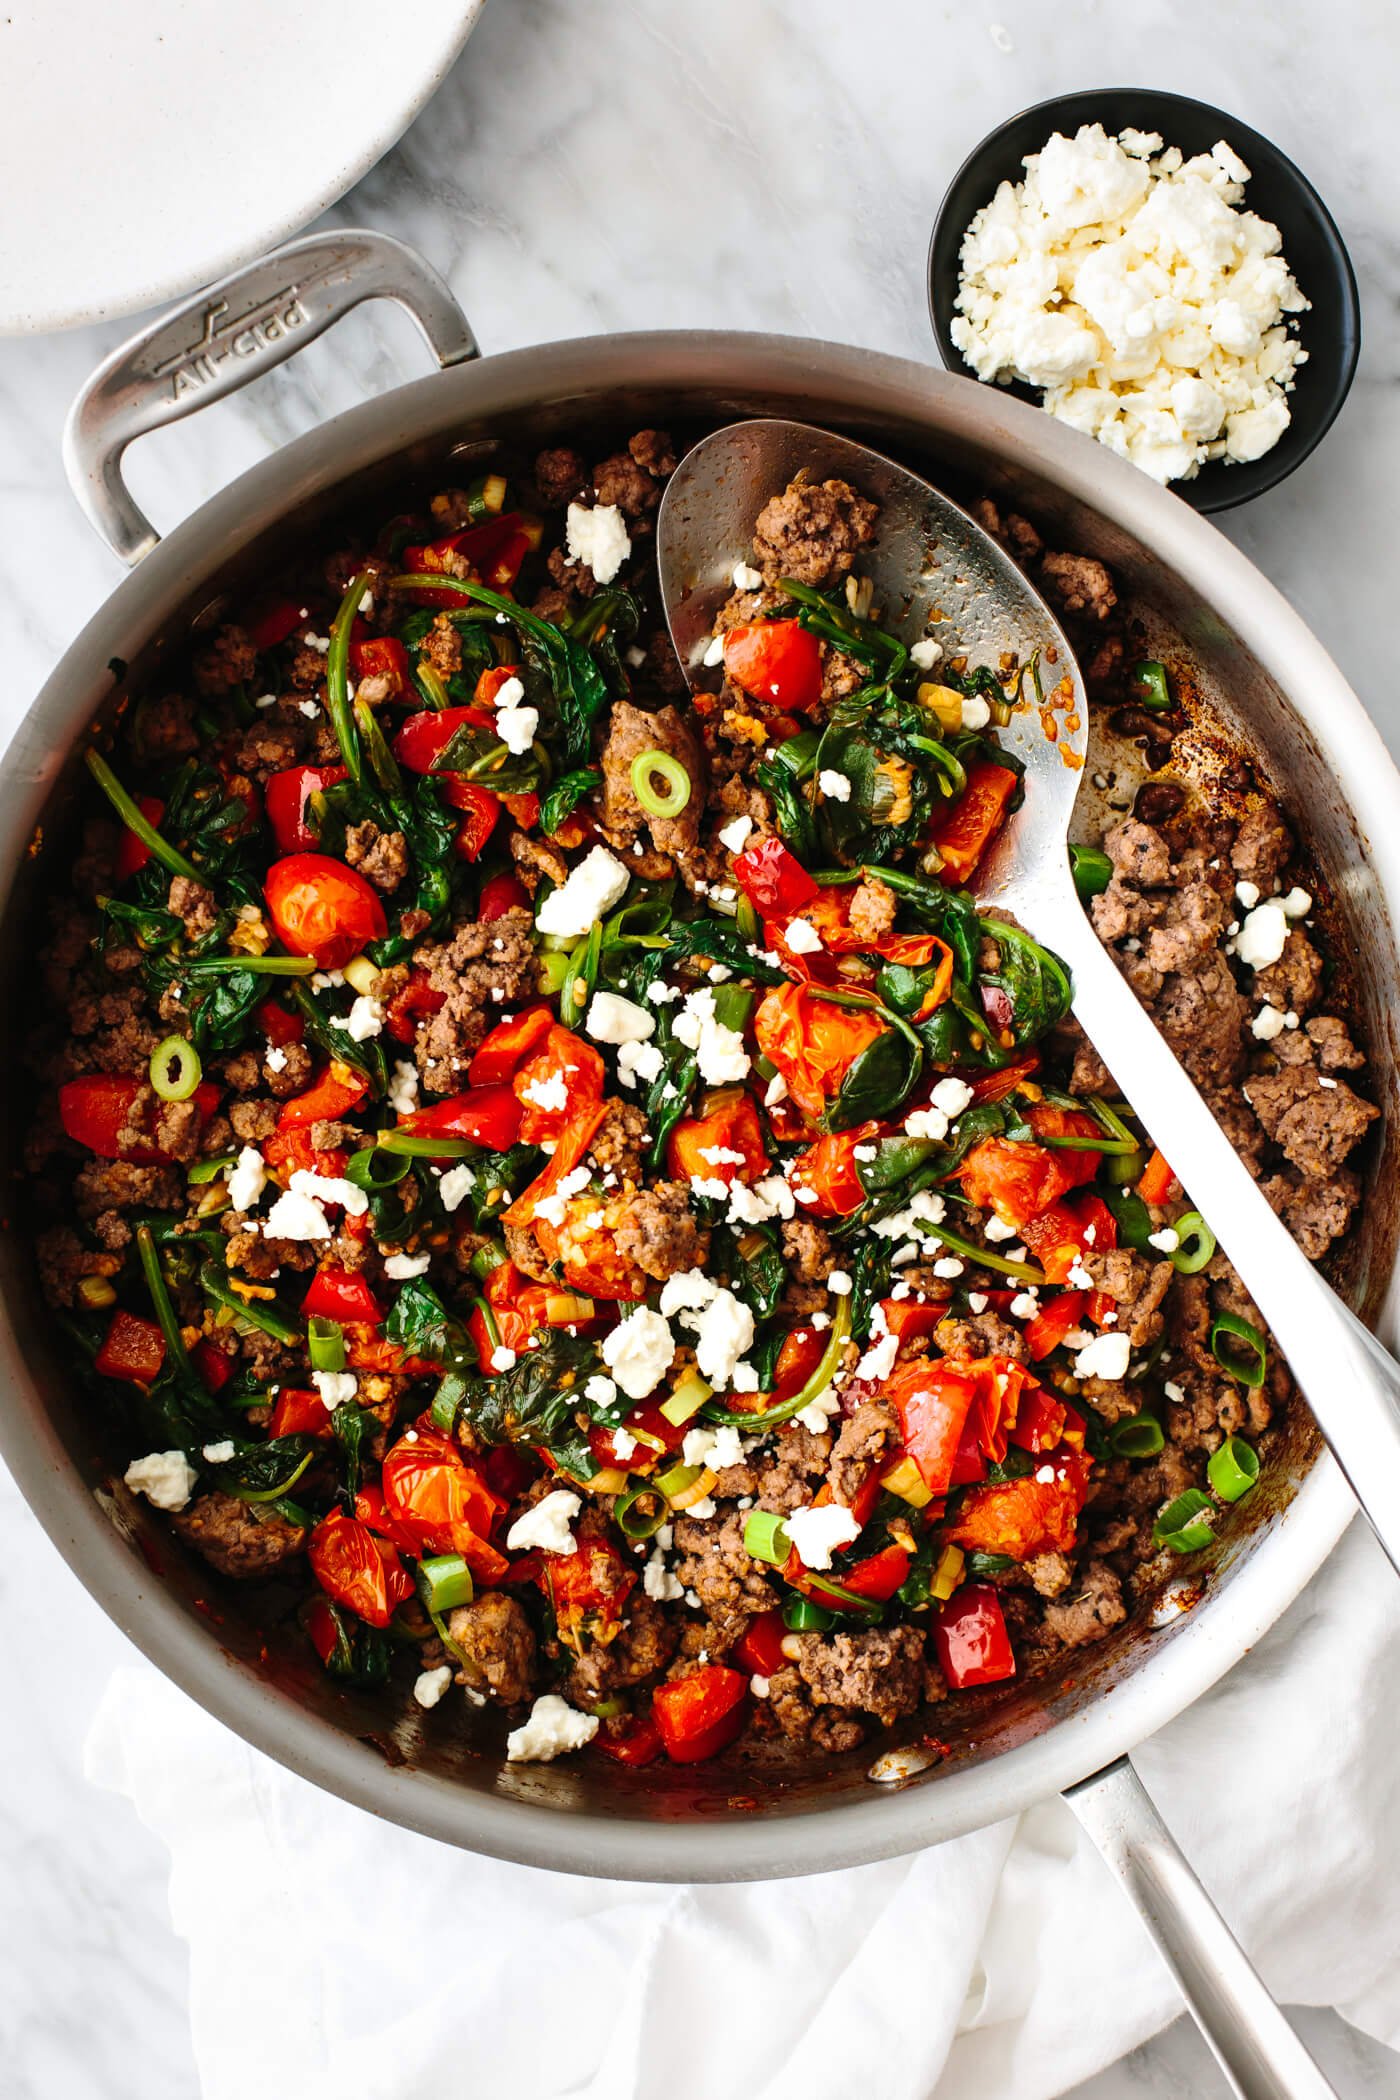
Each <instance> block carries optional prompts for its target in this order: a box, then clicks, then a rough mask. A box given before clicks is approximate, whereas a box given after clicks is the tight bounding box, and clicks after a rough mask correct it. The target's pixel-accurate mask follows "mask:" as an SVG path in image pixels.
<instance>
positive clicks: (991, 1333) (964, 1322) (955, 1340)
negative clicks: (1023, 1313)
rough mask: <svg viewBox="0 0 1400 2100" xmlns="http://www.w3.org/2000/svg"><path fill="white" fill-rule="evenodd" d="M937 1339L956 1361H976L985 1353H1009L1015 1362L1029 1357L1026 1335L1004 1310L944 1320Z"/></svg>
mask: <svg viewBox="0 0 1400 2100" xmlns="http://www.w3.org/2000/svg"><path fill="white" fill-rule="evenodd" d="M934 1341H935V1342H936V1343H937V1345H938V1348H939V1350H940V1352H941V1353H942V1354H943V1355H944V1356H948V1357H951V1358H952V1360H953V1361H954V1363H964V1364H970V1363H976V1361H977V1359H978V1358H979V1357H982V1356H1009V1357H1010V1358H1011V1359H1012V1361H1013V1362H1014V1363H1024V1362H1025V1360H1026V1338H1025V1335H1024V1334H1023V1333H1022V1332H1021V1329H1020V1328H1019V1327H1013V1326H1012V1325H1011V1322H1010V1321H1009V1320H1003V1319H1002V1317H1001V1315H1000V1313H994V1312H981V1313H970V1314H969V1315H968V1317H967V1318H966V1319H957V1320H940V1321H939V1323H938V1327H937V1330H936V1331H935V1334H934Z"/></svg>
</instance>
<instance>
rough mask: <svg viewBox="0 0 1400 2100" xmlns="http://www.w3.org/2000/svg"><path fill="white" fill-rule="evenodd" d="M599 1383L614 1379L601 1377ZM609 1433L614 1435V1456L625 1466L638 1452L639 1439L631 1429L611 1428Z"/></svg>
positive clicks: (607, 1383) (609, 1382)
mask: <svg viewBox="0 0 1400 2100" xmlns="http://www.w3.org/2000/svg"><path fill="white" fill-rule="evenodd" d="M588 1383H589V1385H592V1384H593V1383H594V1381H593V1379H591V1378H590V1379H589V1381H588ZM597 1383H598V1384H599V1385H611V1384H612V1380H611V1379H610V1378H601V1379H599V1380H598V1381H597ZM585 1390H586V1388H585ZM609 1434H610V1435H611V1437H612V1447H613V1456H614V1457H615V1458H616V1459H618V1460H619V1461H620V1463H621V1464H622V1465H624V1466H625V1465H626V1463H627V1461H628V1459H629V1458H631V1457H632V1456H633V1455H634V1453H635V1452H636V1449H637V1439H636V1438H635V1437H634V1436H633V1434H632V1432H631V1430H630V1429H622V1428H617V1429H614V1430H611V1431H610V1432H609Z"/></svg>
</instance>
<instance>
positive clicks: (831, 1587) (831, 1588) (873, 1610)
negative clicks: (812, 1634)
mask: <svg viewBox="0 0 1400 2100" xmlns="http://www.w3.org/2000/svg"><path fill="white" fill-rule="evenodd" d="M803 1580H804V1581H806V1582H810V1583H811V1585H812V1588H813V1589H814V1590H820V1591H821V1593H822V1595H823V1596H824V1597H837V1598H839V1599H840V1601H841V1604H842V1605H843V1607H844V1608H845V1610H846V1612H847V1614H848V1615H850V1614H852V1613H854V1614H856V1615H857V1616H858V1617H860V1618H862V1619H878V1618H879V1617H880V1615H881V1613H882V1612H883V1610H884V1605H883V1604H882V1603H881V1602H880V1601H879V1599H878V1598H875V1597H862V1595H861V1594H860V1591H859V1590H848V1589H846V1588H845V1587H844V1585H843V1584H841V1583H839V1582H833V1581H832V1579H831V1577H830V1576H829V1575H817V1574H815V1573H814V1572H813V1571H812V1569H811V1568H808V1569H807V1570H806V1573H805V1575H804V1577H803Z"/></svg>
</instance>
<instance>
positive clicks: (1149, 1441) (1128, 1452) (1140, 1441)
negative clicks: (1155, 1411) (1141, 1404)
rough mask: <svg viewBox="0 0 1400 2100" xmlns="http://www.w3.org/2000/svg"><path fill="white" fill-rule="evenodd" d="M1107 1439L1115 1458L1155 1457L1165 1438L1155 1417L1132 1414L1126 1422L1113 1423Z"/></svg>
mask: <svg viewBox="0 0 1400 2100" xmlns="http://www.w3.org/2000/svg"><path fill="white" fill-rule="evenodd" d="M1108 1441H1109V1443H1110V1445H1111V1446H1112V1448H1113V1452H1114V1456H1115V1457H1117V1458H1155V1457H1156V1456H1157V1453H1158V1452H1159V1451H1160V1450H1161V1449H1162V1446H1163V1445H1164V1444H1165V1443H1166V1438H1165V1437H1164V1436H1163V1434H1162V1425H1161V1423H1160V1422H1159V1421H1158V1420H1157V1417H1156V1416H1155V1415H1146V1414H1143V1415H1134V1416H1133V1418H1132V1420H1131V1421H1128V1422H1117V1423H1115V1424H1114V1426H1113V1428H1112V1430H1111V1431H1110V1432H1109V1438H1108Z"/></svg>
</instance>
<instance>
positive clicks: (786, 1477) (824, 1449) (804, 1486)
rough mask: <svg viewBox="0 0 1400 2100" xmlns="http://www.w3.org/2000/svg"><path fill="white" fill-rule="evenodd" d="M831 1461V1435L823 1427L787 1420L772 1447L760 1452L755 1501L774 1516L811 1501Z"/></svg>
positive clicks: (782, 1514)
mask: <svg viewBox="0 0 1400 2100" xmlns="http://www.w3.org/2000/svg"><path fill="white" fill-rule="evenodd" d="M830 1463H831V1437H830V1435H829V1433H828V1432H827V1431H826V1430H824V1429H823V1430H821V1431H816V1430H811V1429H808V1428H807V1427H806V1426H805V1425H804V1424H803V1423H801V1422H789V1423H787V1424H786V1425H785V1427H784V1428H782V1429H780V1430H779V1431H778V1434H777V1435H776V1437H775V1438H774V1439H773V1448H772V1451H771V1452H769V1453H765V1454H763V1456H762V1461H761V1469H760V1471H759V1475H758V1497H757V1499H758V1504H759V1507H760V1508H761V1509H771V1510H772V1511H773V1512H774V1513H775V1514H776V1515H777V1516H780V1517H781V1516H786V1515H787V1512H788V1511H789V1510H790V1509H797V1508H799V1507H801V1505H802V1504H804V1503H807V1502H810V1501H811V1499H812V1496H813V1495H814V1494H815V1492H816V1489H817V1485H818V1483H819V1482H820V1481H822V1480H824V1479H825V1478H826V1471H827V1467H828V1466H829V1464H830Z"/></svg>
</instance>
